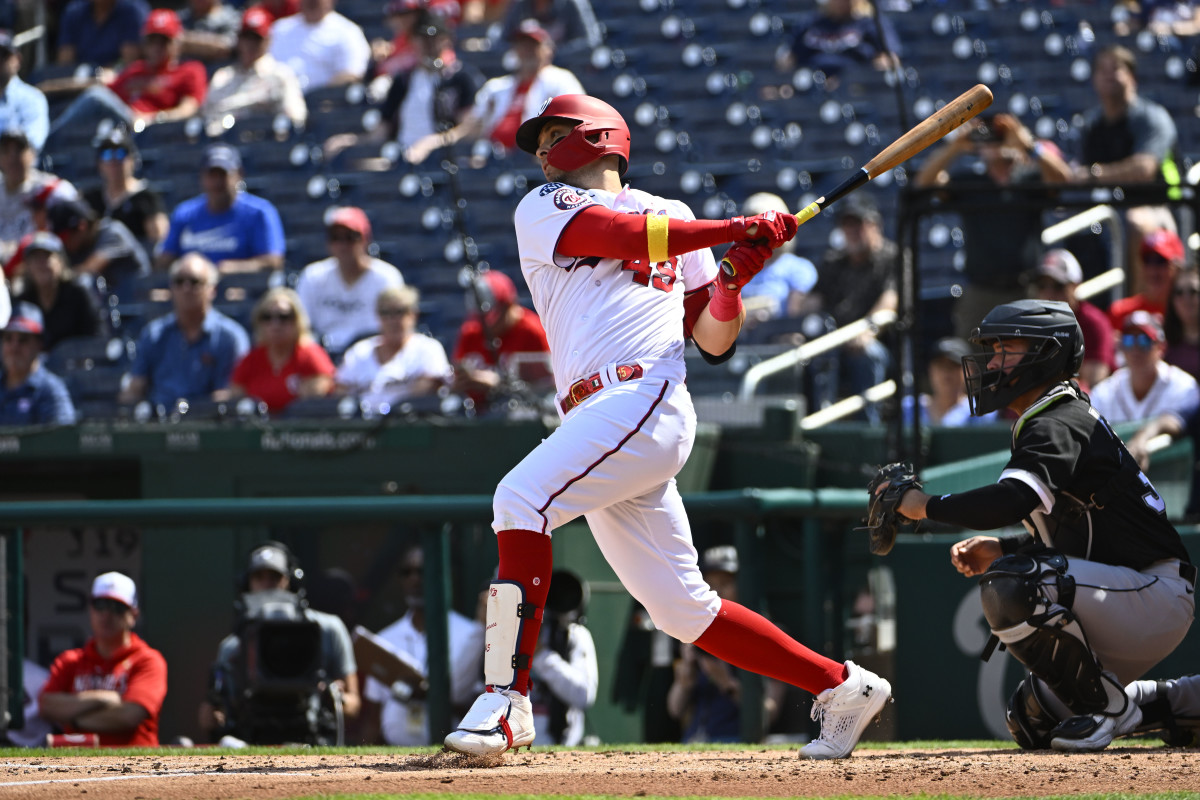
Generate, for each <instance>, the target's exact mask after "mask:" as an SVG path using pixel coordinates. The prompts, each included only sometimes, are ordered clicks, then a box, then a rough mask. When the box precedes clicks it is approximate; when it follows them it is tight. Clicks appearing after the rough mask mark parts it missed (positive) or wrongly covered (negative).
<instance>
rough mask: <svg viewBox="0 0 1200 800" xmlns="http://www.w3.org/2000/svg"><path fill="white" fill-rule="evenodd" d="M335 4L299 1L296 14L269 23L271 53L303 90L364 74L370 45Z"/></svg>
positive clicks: (354, 79) (337, 83)
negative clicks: (294, 74)
mask: <svg viewBox="0 0 1200 800" xmlns="http://www.w3.org/2000/svg"><path fill="white" fill-rule="evenodd" d="M335 5H336V0H300V13H298V14H296V15H294V16H291V17H284V18H283V19H281V20H279V21H278V22H276V23H275V24H274V25H272V26H271V55H272V56H273V57H274V58H275V60H276V61H279V62H280V63H283V64H287V65H288V66H289V67H291V68H292V70H293V71H294V72H295V73H296V77H298V78H299V79H300V87H301V88H302V89H303V90H304V91H305V92H311V91H313V90H315V89H323V88H325V87H326V86H342V85H345V84H348V83H357V82H359V81H362V80H364V79H365V78H366V76H367V66H368V64H369V63H370V61H371V45H370V44H368V43H367V37H366V36H365V35H364V34H363V31H362V28H360V27H358V25H356V24H355V23H354V22H352V21H351V20H349V19H347V18H346V17H343V16H342V15H341V14H339V13H338V12H336V11H334V10H333V7H334V6H335Z"/></svg>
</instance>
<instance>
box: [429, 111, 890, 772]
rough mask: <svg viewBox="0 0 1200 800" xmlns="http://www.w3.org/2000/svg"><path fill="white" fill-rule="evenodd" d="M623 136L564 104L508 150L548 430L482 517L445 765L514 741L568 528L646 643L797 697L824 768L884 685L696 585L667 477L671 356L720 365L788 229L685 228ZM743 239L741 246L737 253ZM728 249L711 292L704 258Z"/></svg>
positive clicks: (813, 753)
mask: <svg viewBox="0 0 1200 800" xmlns="http://www.w3.org/2000/svg"><path fill="white" fill-rule="evenodd" d="M629 143H630V142H629V128H628V126H626V124H625V120H623V119H622V118H621V115H620V114H619V113H618V112H617V111H616V110H615V109H614V108H612V107H611V106H609V105H608V104H607V103H604V102H602V101H600V100H597V99H596V98H593V97H588V96H586V95H563V96H559V97H556V98H554V99H553V100H551V101H549V103H548V104H547V105H546V106H545V107H543V109H542V111H541V113H540V114H539V115H538V116H536V117H532V118H530V119H528V120H526V121H525V122H524V123H522V125H521V127H520V128H519V129H518V131H517V144H518V146H519V147H520V148H521V149H522V150H525V151H526V152H529V153H532V154H534V155H535V156H536V157H537V159H538V162H539V163H540V164H541V168H542V172H543V174H544V175H545V176H546V181H547V183H545V184H544V185H542V186H540V187H538V188H536V189H534V190H532V191H531V192H530V193H529V194H528V195H526V196H525V197H524V198H523V199H522V200H521V202H520V204H519V205H518V207H517V210H516V214H515V221H516V232H517V246H518V250H519V252H520V256H521V270H522V272H523V273H524V276H525V280H526V282H527V283H528V284H529V288H530V291H531V293H532V295H533V302H534V305H535V307H536V309H537V312H538V314H539V315H540V316H541V318H542V321H543V322H544V323H545V326H546V332H547V334H548V338H549V340H550V352H551V357H552V359H553V365H554V374H555V377H556V380H557V382H558V383H557V389H558V393H557V396H556V399H557V401H558V406H559V409H560V411H561V416H562V425H561V426H560V427H559V428H557V429H556V430H555V431H554V433H552V434H551V435H550V436H549V437H547V438H546V439H545V440H544V441H543V442H542V443H541V444H540V445H538V447H537V448H535V449H534V450H533V451H532V452H531V453H530V454H529V455H528V456H526V457H525V459H524V460H522V461H521V463H520V464H518V465H517V466H516V467H515V468H514V469H513V470H512V471H511V472H510V473H509V474H508V475H506V476H505V477H504V479H503V480H502V481H501V483H500V486H499V487H498V488H497V490H496V494H495V498H494V501H493V511H494V515H495V517H494V520H493V522H492V527H493V528H494V529H495V531H496V541H497V544H498V546H499V550H500V566H499V571H498V574H497V578H496V580H495V581H494V582H493V583H492V584H491V587H490V590H489V596H488V602H487V628H486V633H485V642H486V644H485V656H484V673H485V682H486V684H487V689H486V691H485V692H484V693H483V694H482V695H480V696H479V698H478V699H477V700H476V701H475V703H474V705H472V707H471V709H470V710H469V711H468V712H467V714H466V716H465V717H464V718H463V720H462V722H461V724H460V725H459V727H458V729H457V730H455V731H453V732H452V733H450V735H449V736H447V737H446V746H447V747H448V748H449V749H451V750H455V751H458V752H462V753H470V754H476V755H496V754H500V753H503V752H504V751H506V750H508V749H509V748H515V747H521V746H524V745H528V744H530V743H532V742H533V738H534V730H533V715H532V713H531V709H530V703H529V699H528V698H527V697H526V694H527V692H528V690H529V665H530V660H531V657H532V656H533V652H534V647H535V645H536V642H537V639H538V629H539V628H540V627H541V621H542V609H543V607H544V606H545V603H546V594H547V591H548V590H549V585H550V574H551V571H552V556H551V534H552V533H553V531H554V529H555V528H557V527H559V526H560V525H563V524H564V523H566V522H569V521H570V520H572V519H574V518H576V517H578V516H579V515H581V514H582V515H584V516H585V517H586V519H587V522H588V525H589V527H590V528H591V532H592V535H593V536H594V537H595V539H596V542H597V544H598V545H599V546H600V549H601V551H603V553H604V556H605V558H606V559H607V560H608V563H609V564H610V565H611V566H612V568H613V570H614V571H615V572H616V574H617V575H618V576H619V577H620V579H621V582H622V583H623V584H624V585H625V587H626V588H627V589H628V590H629V592H630V594H632V595H633V596H634V597H635V598H636V599H637V600H638V601H639V602H641V603H642V604H643V605H644V606H645V607H646V608H647V610H648V611H649V612H650V616H651V618H652V619H653V620H654V622H655V624H656V625H657V626H658V627H659V628H661V629H662V630H664V631H666V632H667V633H668V634H670V635H672V636H674V637H676V638H678V639H679V640H681V641H683V642H694V643H695V644H696V645H697V646H698V647H700V648H701V649H703V650H705V651H706V652H708V653H711V654H712V655H714V656H716V657H718V658H721V659H723V660H725V661H728V662H729V663H731V664H733V665H735V666H737V667H740V668H742V669H746V670H751V671H753V672H757V673H760V674H763V675H768V676H770V677H772V678H777V679H779V680H781V681H785V682H787V683H791V684H793V685H795V686H799V687H802V688H804V689H806V690H808V691H810V692H812V693H813V694H815V695H816V700H815V701H814V704H813V714H814V717H817V718H820V719H821V720H822V722H821V734H820V737H819V738H817V739H815V740H813V741H812V742H810V743H809V744H808V745H807V746H806V747H805V748H804V750H803V753H804V755H805V756H808V757H809V758H840V757H842V756H846V755H848V754H849V753H850V751H851V750H853V749H854V746H855V745H856V744H857V742H858V739H859V737H860V736H861V734H862V731H863V728H864V727H866V725H867V723H868V722H870V721H871V720H872V719H873V718H874V717H875V716H876V715H877V714H878V712H879V711H880V709H881V708H882V707H883V705H884V703H886V702H887V700H888V699H889V697H890V696H891V686H889V685H888V682H887V681H885V680H883V679H882V678H880V677H879V676H878V675H875V674H873V673H871V672H869V671H867V670H864V669H862V668H860V667H858V666H857V665H855V664H854V663H852V662H846V663H845V664H840V663H838V662H835V661H832V660H830V659H828V658H825V657H823V656H821V655H819V654H817V653H814V652H812V651H811V650H809V649H808V648H806V647H804V646H803V645H801V644H799V643H798V642H796V641H795V640H793V639H791V638H790V637H789V636H787V635H786V634H785V633H783V632H782V631H781V630H779V629H778V628H777V627H775V626H774V625H773V624H771V623H770V622H768V621H767V620H766V619H764V618H763V617H761V616H760V615H758V614H756V613H755V612H753V611H750V610H749V609H747V608H744V607H742V606H740V605H738V604H737V603H732V602H729V601H722V600H721V599H720V598H718V597H717V595H716V593H715V592H714V591H713V590H712V589H711V588H709V586H708V585H707V584H706V583H705V581H704V579H703V578H702V577H701V575H700V569H699V567H698V565H697V554H696V549H695V547H694V546H693V545H692V537H691V530H690V528H689V525H688V520H687V516H686V515H685V514H684V509H683V503H682V501H681V499H680V496H679V491H678V489H677V488H676V486H675V474H676V473H677V472H678V471H679V469H680V468H681V467H682V466H683V464H684V462H685V461H686V460H687V457H688V455H689V453H690V452H691V449H692V442H693V438H694V435H695V429H696V415H695V411H694V409H693V408H692V401H691V397H690V396H689V395H688V391H687V387H686V386H685V385H684V378H685V374H684V358H683V353H684V344H685V340H686V339H688V338H691V339H692V341H694V342H695V344H696V345H697V346H698V347H699V348H700V351H701V352H702V353H703V354H704V357H705V359H706V360H707V361H709V362H712V363H719V362H721V361H724V360H725V359H727V358H729V357H730V356H731V355H732V353H733V349H734V342H735V339H736V338H737V335H738V332H739V331H740V330H741V325H742V320H743V318H744V312H743V309H742V305H741V296H740V291H741V288H742V287H743V286H744V285H745V284H746V283H747V282H748V281H749V280H750V279H751V278H753V277H754V275H755V274H756V273H757V272H758V271H759V270H760V269H762V266H763V263H764V261H765V260H766V259H767V258H768V257H770V255H771V251H772V249H773V248H775V247H778V246H779V245H781V244H783V243H784V242H786V241H788V240H790V239H791V238H792V237H793V236H794V235H795V233H796V229H797V221H796V218H795V217H793V216H792V215H790V214H778V213H776V212H768V213H766V214H760V215H758V216H753V217H748V218H742V217H735V218H733V219H728V220H711V221H710V220H696V219H695V217H694V216H693V214H692V213H691V211H690V210H689V209H688V207H687V206H686V205H684V204H683V203H681V202H677V201H673V200H666V199H664V198H661V197H655V196H654V195H650V194H647V193H645V192H641V191H638V190H636V189H632V188H630V187H628V186H625V185H624V184H623V181H622V178H623V176H624V174H625V171H626V170H627V169H628V166H629ZM756 240H757V241H756ZM726 242H733V246H732V247H731V248H730V249H729V251H728V253H727V255H726V257H725V259H724V263H727V264H728V270H727V272H726V273H721V274H720V277H719V278H718V275H719V273H718V266H717V264H716V262H715V260H714V258H713V256H712V253H711V252H710V251H709V249H708V248H710V247H713V246H715V245H719V244H724V243H726Z"/></svg>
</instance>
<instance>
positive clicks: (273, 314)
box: [258, 311, 296, 323]
mask: <svg viewBox="0 0 1200 800" xmlns="http://www.w3.org/2000/svg"><path fill="white" fill-rule="evenodd" d="M294 319H296V312H295V311H264V312H263V313H262V314H259V315H258V321H259V322H263V323H266V322H291V321H293V320H294Z"/></svg>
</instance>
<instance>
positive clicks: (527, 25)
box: [508, 19, 551, 44]
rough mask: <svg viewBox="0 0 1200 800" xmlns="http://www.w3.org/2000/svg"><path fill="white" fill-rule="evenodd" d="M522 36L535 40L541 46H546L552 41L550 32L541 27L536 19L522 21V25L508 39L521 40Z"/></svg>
mask: <svg viewBox="0 0 1200 800" xmlns="http://www.w3.org/2000/svg"><path fill="white" fill-rule="evenodd" d="M522 36H524V37H526V38H528V39H533V40H534V41H535V42H538V43H539V44H545V43H546V42H549V41H551V39H550V34H549V32H547V30H546V29H545V28H543V27H542V26H541V25H539V24H538V21H537V20H536V19H525V20H521V24H520V25H519V26H518V27H517V29H516V30H515V31H513V32H512V35H511V36H509V37H508V38H509V39H520V38H521V37H522Z"/></svg>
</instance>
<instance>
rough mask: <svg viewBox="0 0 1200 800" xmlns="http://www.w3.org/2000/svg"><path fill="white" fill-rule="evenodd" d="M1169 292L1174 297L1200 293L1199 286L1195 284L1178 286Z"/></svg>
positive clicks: (1191, 295) (1192, 295)
mask: <svg viewBox="0 0 1200 800" xmlns="http://www.w3.org/2000/svg"><path fill="white" fill-rule="evenodd" d="M1171 294H1173V295H1175V296H1176V297H1195V296H1196V295H1198V294H1200V288H1198V287H1196V286H1180V287H1179V288H1178V289H1175V290H1174V291H1172V292H1171Z"/></svg>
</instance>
